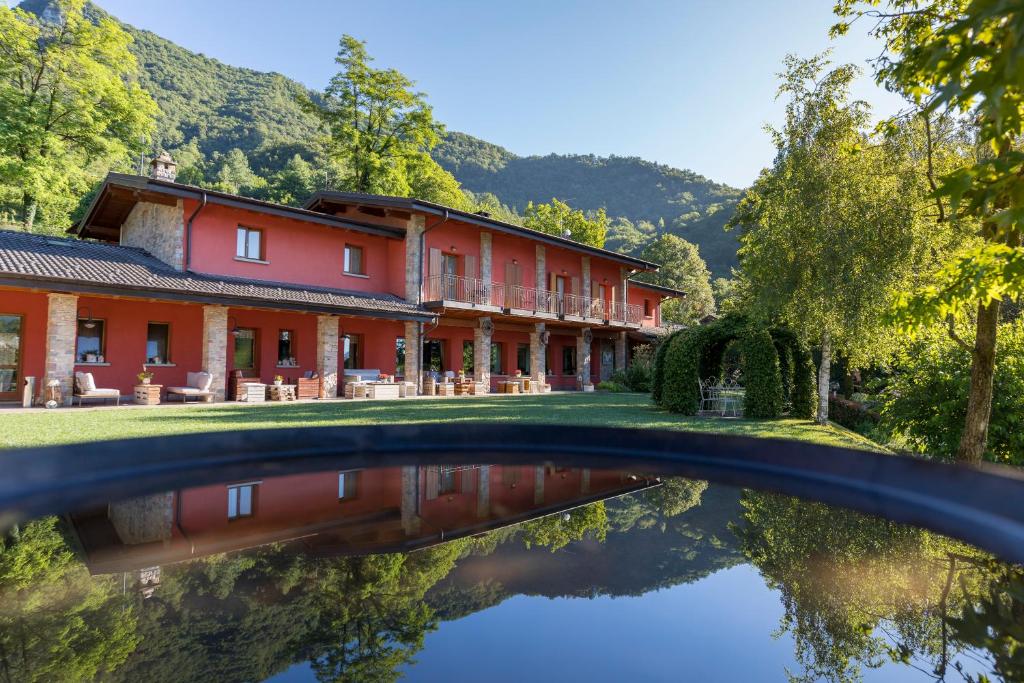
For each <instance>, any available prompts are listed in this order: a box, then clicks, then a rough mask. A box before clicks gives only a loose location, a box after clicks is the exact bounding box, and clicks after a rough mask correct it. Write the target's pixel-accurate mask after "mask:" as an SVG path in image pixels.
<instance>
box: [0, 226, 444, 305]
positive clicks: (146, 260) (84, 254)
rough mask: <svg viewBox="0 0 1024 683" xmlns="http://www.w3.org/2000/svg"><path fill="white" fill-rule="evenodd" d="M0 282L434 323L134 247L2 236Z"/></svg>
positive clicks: (358, 297)
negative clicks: (185, 268) (169, 260)
mask: <svg viewBox="0 0 1024 683" xmlns="http://www.w3.org/2000/svg"><path fill="white" fill-rule="evenodd" d="M0 282H2V283H4V284H18V283H23V284H25V285H26V286H32V285H33V283H35V286H39V287H43V286H45V285H47V284H48V285H50V286H57V285H60V286H61V288H62V289H66V290H68V291H101V290H104V289H109V290H112V291H117V292H118V293H122V294H124V293H129V292H125V291H123V290H130V291H137V292H138V293H139V295H155V294H160V293H162V294H171V295H175V296H174V298H177V299H181V300H186V301H187V300H194V301H199V302H211V301H216V302H218V303H220V302H221V301H220V300H223V303H225V304H230V303H232V302H237V303H238V304H241V305H254V306H262V307H269V308H273V307H275V306H273V304H279V305H278V306H277V307H280V308H290V309H302V308H303V307H308V308H309V309H310V310H311V311H315V312H334V311H335V310H336V311H337V312H338V313H349V314H360V313H361V314H363V315H368V316H373V315H374V314H378V315H381V316H383V317H401V318H409V319H424V320H426V319H428V318H430V317H431V316H430V314H429V313H428V312H426V311H425V310H424V309H422V308H420V307H419V306H417V305H415V304H410V303H408V302H406V301H405V300H404V299H401V298H400V297H397V296H394V295H392V294H368V293H365V292H354V291H349V290H342V289H329V288H326V287H310V286H302V285H295V284H288V283H282V282H270V281H266V280H251V279H246V278H235V277H224V276H217V275H205V274H199V273H183V272H181V271H177V270H175V269H174V268H172V267H171V266H169V265H167V264H166V263H164V262H162V261H160V260H158V259H156V258H154V257H153V256H151V255H150V254H149V252H147V251H144V250H142V249H137V248H135V247H123V246H120V245H115V244H107V243H103V242H89V241H85V240H79V239H66V238H59V237H48V236H45V235H32V234H28V233H22V232H14V231H10V230H0Z"/></svg>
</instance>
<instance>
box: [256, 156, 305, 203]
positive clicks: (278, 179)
mask: <svg viewBox="0 0 1024 683" xmlns="http://www.w3.org/2000/svg"><path fill="white" fill-rule="evenodd" d="M315 190H316V177H315V173H314V171H313V167H312V166H311V165H310V163H309V162H308V161H306V160H305V159H303V158H302V157H301V156H299V155H298V154H296V155H295V156H293V157H292V158H291V159H289V160H288V163H286V164H285V166H284V168H282V169H281V170H280V171H278V172H277V173H274V174H273V175H271V176H270V178H269V179H268V180H267V199H269V200H270V201H272V202H277V203H279V204H289V205H291V206H299V205H300V204H302V202H304V201H306V200H307V199H309V197H310V196H311V195H312V194H313V192H314V191H315Z"/></svg>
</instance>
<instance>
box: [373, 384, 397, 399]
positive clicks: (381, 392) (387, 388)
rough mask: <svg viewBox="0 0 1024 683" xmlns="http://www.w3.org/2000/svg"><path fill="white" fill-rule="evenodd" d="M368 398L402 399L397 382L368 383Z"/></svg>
mask: <svg viewBox="0 0 1024 683" xmlns="http://www.w3.org/2000/svg"><path fill="white" fill-rule="evenodd" d="M366 398H401V392H400V391H399V388H398V384H396V383H395V382H367V383H366Z"/></svg>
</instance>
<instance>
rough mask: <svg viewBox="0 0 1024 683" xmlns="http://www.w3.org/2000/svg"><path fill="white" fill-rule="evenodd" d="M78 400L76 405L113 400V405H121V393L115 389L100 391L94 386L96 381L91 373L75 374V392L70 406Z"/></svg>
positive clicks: (100, 389)
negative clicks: (85, 402)
mask: <svg viewBox="0 0 1024 683" xmlns="http://www.w3.org/2000/svg"><path fill="white" fill-rule="evenodd" d="M76 398H77V399H78V405H82V402H83V401H87V400H100V401H109V400H110V399H114V405H121V392H120V391H118V390H117V389H102V388H100V387H97V386H96V379H95V378H94V377H93V376H92V373H91V372H76V373H75V391H74V393H73V394H72V398H71V405H74V404H75V399H76Z"/></svg>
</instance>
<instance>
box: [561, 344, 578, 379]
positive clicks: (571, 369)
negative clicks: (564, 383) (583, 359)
mask: <svg viewBox="0 0 1024 683" xmlns="http://www.w3.org/2000/svg"><path fill="white" fill-rule="evenodd" d="M562 374H563V375H575V374H576V349H575V348H574V347H572V346H563V347H562Z"/></svg>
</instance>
